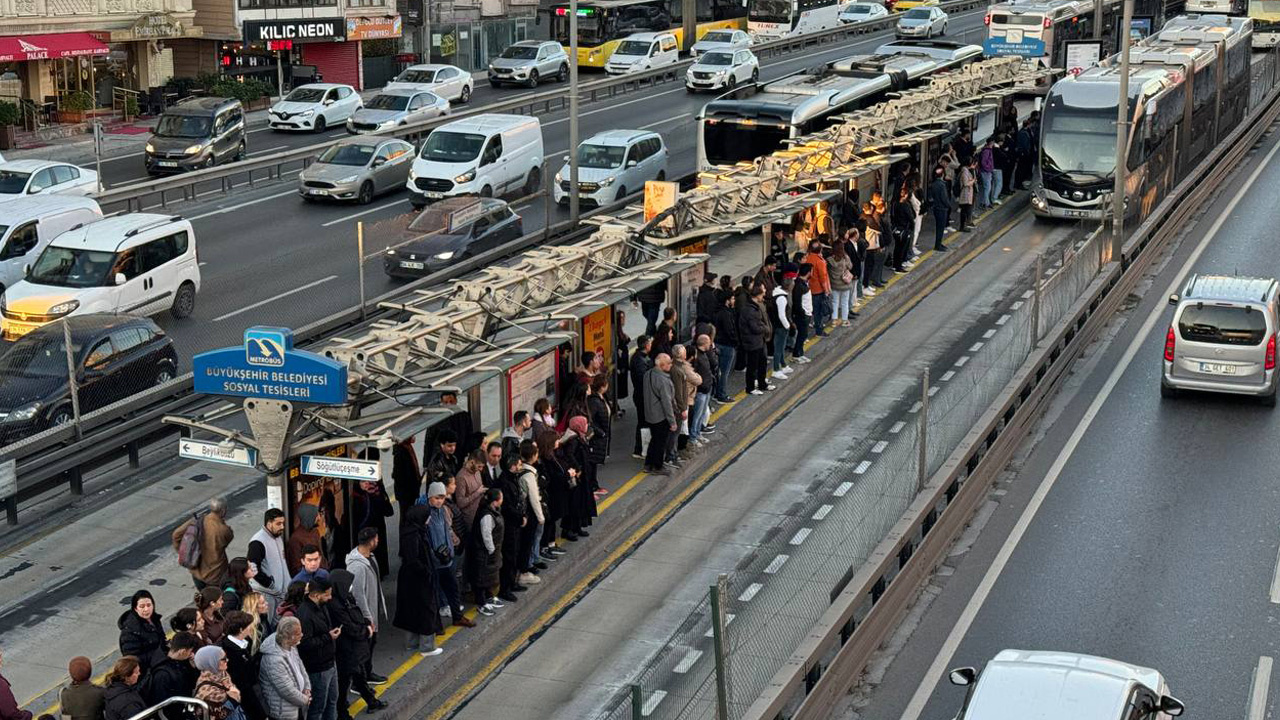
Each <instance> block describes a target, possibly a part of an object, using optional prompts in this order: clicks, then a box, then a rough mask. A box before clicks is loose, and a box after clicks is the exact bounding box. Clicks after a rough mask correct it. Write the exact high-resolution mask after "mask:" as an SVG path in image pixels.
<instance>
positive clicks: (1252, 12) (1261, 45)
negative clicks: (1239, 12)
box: [1249, 0, 1280, 49]
mask: <svg viewBox="0 0 1280 720" xmlns="http://www.w3.org/2000/svg"><path fill="white" fill-rule="evenodd" d="M1249 17H1251V18H1253V47H1254V48H1255V49H1271V48H1274V47H1275V46H1276V45H1280V0H1249Z"/></svg>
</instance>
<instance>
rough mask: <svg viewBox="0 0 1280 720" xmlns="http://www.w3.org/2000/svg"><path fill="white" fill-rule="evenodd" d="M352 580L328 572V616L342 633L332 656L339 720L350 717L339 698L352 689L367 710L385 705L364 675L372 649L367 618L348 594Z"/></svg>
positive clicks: (340, 572) (343, 572) (340, 573)
mask: <svg viewBox="0 0 1280 720" xmlns="http://www.w3.org/2000/svg"><path fill="white" fill-rule="evenodd" d="M355 579H356V578H355V576H354V575H352V574H351V573H350V572H349V571H347V570H334V571H333V572H331V573H329V580H331V581H332V582H333V599H332V600H330V601H329V617H330V618H331V619H332V622H333V624H334V626H335V627H340V628H342V634H341V635H339V636H338V653H337V656H336V659H337V666H338V699H339V702H338V717H339V718H341V720H350V718H351V713H350V712H349V711H348V708H347V703H346V702H344V701H343V699H344V698H346V697H347V693H348V691H349V690H350V689H351V688H353V687H354V688H355V689H356V692H358V693H360V697H361V698H363V699H364V703H365V705H367V706H369V709H370V710H375V709H378V708H384V707H386V706H387V705H386V703H384V702H383V701H381V700H379V699H378V696H377V695H375V694H374V692H373V688H371V687H369V682H368V679H367V678H366V677H365V674H364V672H365V667H366V666H367V665H368V662H369V656H370V655H371V654H372V653H373V648H372V647H371V646H370V645H369V639H370V638H371V637H372V635H371V634H370V630H371V628H370V626H369V619H368V618H366V617H365V616H364V611H362V610H361V609H360V606H359V605H357V604H356V598H355V596H354V595H352V594H351V584H352V583H354V582H355ZM437 617H438V615H437Z"/></svg>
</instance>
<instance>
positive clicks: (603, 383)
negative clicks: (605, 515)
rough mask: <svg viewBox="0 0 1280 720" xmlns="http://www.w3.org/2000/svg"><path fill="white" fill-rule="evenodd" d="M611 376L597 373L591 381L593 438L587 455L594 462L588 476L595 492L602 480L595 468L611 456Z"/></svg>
mask: <svg viewBox="0 0 1280 720" xmlns="http://www.w3.org/2000/svg"><path fill="white" fill-rule="evenodd" d="M608 397H609V378H608V377H607V376H605V375H597V376H596V377H595V378H594V379H592V381H591V394H590V395H588V396H587V423H588V424H589V425H590V426H591V440H590V442H588V444H587V457H588V459H590V460H591V463H592V472H591V473H590V476H589V477H588V478H587V490H588V491H589V492H592V493H595V492H597V491H599V490H600V482H599V480H598V479H597V478H596V473H595V472H594V468H595V466H596V465H603V464H604V461H605V460H607V459H608V458H609V439H610V437H611V435H612V433H613V413H612V412H611V411H610V409H609V400H608Z"/></svg>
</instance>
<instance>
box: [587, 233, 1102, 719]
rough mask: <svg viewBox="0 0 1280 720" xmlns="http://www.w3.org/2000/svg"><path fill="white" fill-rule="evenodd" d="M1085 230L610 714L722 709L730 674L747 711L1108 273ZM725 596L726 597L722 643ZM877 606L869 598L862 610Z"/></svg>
mask: <svg viewBox="0 0 1280 720" xmlns="http://www.w3.org/2000/svg"><path fill="white" fill-rule="evenodd" d="M1080 235H1081V233H1073V235H1072V238H1071V239H1070V240H1068V241H1066V242H1065V243H1064V245H1063V246H1062V247H1061V248H1059V249H1057V250H1054V251H1051V252H1052V254H1051V255H1050V256H1048V257H1045V256H1042V257H1041V258H1039V259H1038V260H1037V262H1036V265H1035V270H1033V271H1032V272H1031V273H1029V275H1028V277H1027V278H1026V279H1025V281H1023V282H1021V283H1018V284H1016V285H1015V289H1014V290H1013V291H1011V292H1010V294H1009V295H1008V296H1007V297H1006V298H1005V299H1004V301H1002V302H1001V303H1000V304H999V305H998V307H1000V308H1001V310H1000V311H999V312H998V316H997V317H995V318H994V327H995V332H994V333H989V337H985V336H984V337H983V338H982V339H981V340H977V341H974V340H968V341H966V350H964V352H963V357H964V358H965V360H964V361H963V363H962V364H960V365H959V366H958V367H957V366H955V365H949V366H948V369H947V370H946V372H945V373H943V374H942V375H939V376H937V377H935V378H933V379H932V380H931V379H930V378H928V377H924V378H922V379H921V385H920V393H919V395H913V396H911V397H908V398H904V399H903V400H902V401H901V402H902V406H903V408H904V409H905V413H904V414H903V417H904V418H905V419H904V420H903V421H901V422H894V423H893V424H892V426H890V427H885V428H882V429H881V432H876V433H869V434H868V435H869V436H870V437H885V438H891V439H890V440H889V441H888V444H887V446H879V445H873V444H872V441H870V440H868V441H866V442H865V443H863V444H860V445H858V446H855V447H852V448H850V449H849V451H848V452H846V453H845V455H844V456H843V457H842V458H841V459H840V460H839V461H837V462H836V463H834V464H833V465H832V466H831V467H830V468H829V470H828V471H827V472H826V474H825V475H824V476H823V477H821V478H819V479H818V480H817V481H816V482H815V483H814V485H813V486H812V487H811V489H810V492H809V495H808V500H807V501H805V503H804V506H803V508H802V509H801V510H800V511H798V512H795V513H794V514H790V515H788V516H787V519H786V520H785V521H784V522H783V523H782V524H780V525H779V526H777V527H776V528H774V529H773V530H772V531H771V532H770V536H769V538H767V539H766V541H765V542H764V543H762V544H761V546H760V547H759V548H758V549H757V550H756V551H755V554H754V555H753V556H752V557H751V558H750V559H749V561H747V562H745V563H744V564H742V565H740V566H739V569H738V570H736V571H735V572H734V573H732V574H731V575H729V576H727V577H725V578H724V579H723V583H722V584H721V585H719V586H718V587H713V588H711V589H709V592H708V594H707V596H706V597H704V598H703V600H702V602H701V603H700V604H699V605H698V606H697V607H696V609H695V610H694V611H693V613H691V614H690V615H689V616H688V617H686V618H685V620H684V621H683V622H682V623H681V624H680V625H679V627H677V628H676V630H675V632H674V633H673V634H672V635H671V637H670V639H669V640H668V641H667V642H666V644H665V645H664V646H662V648H661V649H660V650H659V651H658V652H657V653H655V654H654V655H653V656H652V658H651V659H650V661H649V662H648V663H647V664H646V665H644V666H643V667H642V668H641V670H640V671H639V673H638V674H637V675H636V677H635V678H634V680H632V682H631V684H630V685H629V686H628V687H627V688H625V689H623V690H622V691H620V692H618V693H617V694H616V695H615V696H614V697H613V698H611V700H610V702H609V703H608V704H607V705H606V707H605V709H604V710H603V711H602V712H601V713H600V715H599V717H600V718H602V719H603V720H628V719H629V720H639V719H640V718H671V719H676V718H681V719H689V718H716V717H718V715H717V703H718V701H717V698H718V695H720V694H721V692H720V689H719V683H723V693H722V694H723V696H724V700H725V704H726V712H725V714H723V715H719V717H723V718H738V717H742V716H743V715H744V714H745V713H746V711H747V709H748V707H749V706H750V705H751V703H752V702H754V701H755V700H756V699H757V698H759V697H760V696H761V695H762V694H763V692H764V691H765V689H766V687H767V685H768V684H769V683H770V681H771V680H772V679H773V678H774V675H775V673H776V672H777V671H778V669H779V668H780V667H782V665H783V663H785V662H786V661H787V660H788V658H790V656H791V654H792V652H793V651H794V650H795V648H796V646H797V644H798V643H799V642H800V640H801V639H802V638H804V637H805V636H806V634H807V633H808V632H809V631H810V630H811V628H813V627H814V626H815V625H816V624H817V623H818V621H819V620H820V619H821V617H822V616H823V614H824V613H825V612H826V611H827V610H828V609H829V607H830V605H831V603H832V601H833V599H834V598H835V597H837V596H838V595H839V594H840V592H841V591H842V590H843V589H844V587H845V585H846V584H847V583H848V582H849V581H850V579H851V578H852V577H853V575H854V573H855V572H856V571H857V570H858V569H859V568H860V567H861V566H863V565H864V564H865V563H866V562H867V561H868V560H869V559H871V555H872V552H873V551H874V550H875V548H876V547H877V545H879V544H880V542H881V541H882V540H883V538H884V537H885V536H886V535H887V534H888V533H889V532H890V530H891V528H892V527H893V526H894V524H895V523H897V522H899V520H900V518H901V517H902V515H903V513H904V512H906V510H907V509H908V506H909V505H910V504H911V503H912V501H913V500H914V499H915V497H916V494H917V492H918V491H919V489H920V488H921V487H923V485H924V479H925V478H927V477H930V476H932V474H933V473H934V472H936V471H937V470H938V469H940V468H941V466H942V464H943V463H944V462H945V461H946V459H947V458H948V457H949V456H950V455H951V453H952V452H953V450H954V449H955V448H956V447H958V446H959V445H960V444H961V443H962V441H963V440H964V438H965V437H966V435H968V434H969V433H970V432H972V430H973V428H974V426H975V424H976V423H977V422H978V420H979V418H980V417H981V416H982V415H983V413H985V412H987V411H988V410H989V408H990V407H991V405H992V403H994V402H995V400H996V398H997V396H998V395H999V394H1000V393H1001V392H1002V391H1003V390H1005V389H1006V388H1007V387H1008V385H1009V383H1010V382H1011V381H1012V379H1013V378H1014V376H1015V374H1016V373H1017V372H1018V370H1019V369H1020V368H1021V367H1022V366H1023V364H1024V363H1025V362H1026V360H1027V358H1028V357H1029V356H1030V355H1031V353H1032V349H1033V348H1034V346H1035V345H1036V341H1037V336H1038V335H1041V334H1043V333H1044V332H1047V330H1048V329H1049V328H1052V327H1054V325H1055V324H1056V323H1057V322H1059V321H1060V320H1061V319H1062V318H1063V316H1064V315H1065V314H1066V313H1067V312H1068V311H1069V310H1070V308H1071V305H1072V303H1073V302H1075V301H1076V300H1077V299H1078V298H1079V297H1081V296H1082V294H1083V293H1084V292H1085V290H1086V288H1087V287H1088V286H1089V284H1090V283H1091V282H1092V281H1093V280H1094V279H1095V278H1096V277H1097V275H1098V273H1099V271H1100V269H1101V267H1102V263H1101V258H1102V251H1103V248H1104V246H1105V243H1106V242H1107V241H1108V240H1109V238H1108V237H1107V236H1105V235H1103V234H1102V233H1100V232H1097V231H1095V232H1094V233H1092V234H1091V235H1089V236H1088V237H1085V238H1083V239H1082V238H1081V237H1080ZM1037 280H1039V281H1038V282H1037ZM886 423H887V421H886ZM877 450H878V451H879V452H877ZM890 580H892V578H891V577H889V578H885V580H884V582H888V581H890ZM717 605H719V606H721V607H723V609H724V622H723V626H722V627H721V628H720V629H721V630H722V635H721V638H722V642H721V643H719V647H718V648H717V642H716V641H717V637H716V625H717V623H716V622H715V620H716V618H717V617H718V615H717V613H716V612H714V609H715V608H716V606H717ZM869 609H870V601H868V602H867V607H866V608H864V609H863V611H862V612H863V614H865V612H866V611H868V610H869ZM861 617H862V615H858V616H856V618H855V619H858V620H860V618H861ZM852 630H853V628H852V626H850V627H849V628H848V629H847V631H848V632H850V633H851V632H852ZM717 649H718V650H719V653H717ZM718 657H720V658H722V659H721V660H720V661H719V662H717V658H718Z"/></svg>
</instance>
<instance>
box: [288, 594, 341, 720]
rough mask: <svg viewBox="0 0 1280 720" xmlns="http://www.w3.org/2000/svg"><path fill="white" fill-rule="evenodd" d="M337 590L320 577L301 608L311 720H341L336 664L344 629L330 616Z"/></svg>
mask: <svg viewBox="0 0 1280 720" xmlns="http://www.w3.org/2000/svg"><path fill="white" fill-rule="evenodd" d="M332 598H333V587H332V585H330V583H329V579H328V578H323V577H316V578H315V579H313V580H312V581H311V582H310V583H308V584H307V598H306V599H305V600H303V601H302V602H301V603H299V604H298V609H297V610H296V611H295V614H296V616H297V618H298V621H299V622H300V623H302V642H301V643H299V644H298V655H299V657H301V658H302V665H303V667H305V668H306V669H307V677H308V678H309V679H310V680H311V704H310V705H308V706H307V720H337V717H338V703H339V702H345V701H346V699H345V698H340V697H338V669H337V666H336V664H335V662H334V658H335V657H336V655H337V640H338V636H339V635H341V634H342V628H341V627H337V626H335V625H334V623H333V619H332V618H331V617H330V615H329V600H330V599H332Z"/></svg>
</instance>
